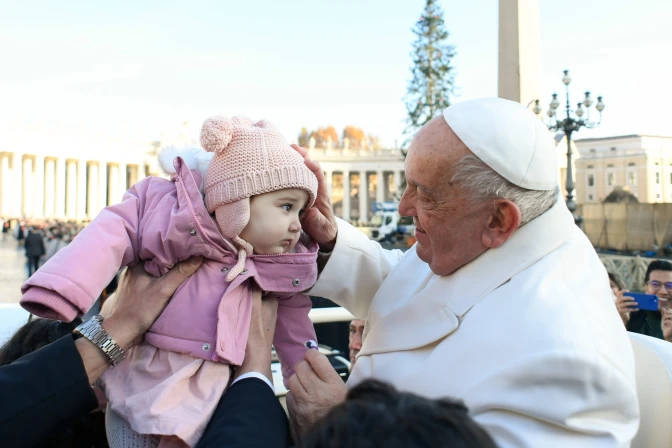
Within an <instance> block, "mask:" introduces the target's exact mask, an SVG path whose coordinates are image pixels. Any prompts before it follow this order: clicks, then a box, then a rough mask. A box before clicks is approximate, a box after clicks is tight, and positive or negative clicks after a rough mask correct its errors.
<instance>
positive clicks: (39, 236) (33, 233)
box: [0, 218, 86, 277]
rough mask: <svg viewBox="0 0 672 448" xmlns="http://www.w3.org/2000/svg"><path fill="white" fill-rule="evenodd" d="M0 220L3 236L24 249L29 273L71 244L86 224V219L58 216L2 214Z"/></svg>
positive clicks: (20, 248) (31, 273) (18, 247)
mask: <svg viewBox="0 0 672 448" xmlns="http://www.w3.org/2000/svg"><path fill="white" fill-rule="evenodd" d="M0 222H1V223H2V239H3V240H8V239H10V238H13V239H15V240H16V247H17V250H24V251H25V254H26V274H27V276H28V277H30V276H31V275H33V274H34V273H35V271H37V269H38V268H39V267H40V266H41V265H42V264H44V263H46V262H47V261H48V260H49V259H50V258H51V257H53V256H54V254H56V252H58V251H59V250H61V249H62V248H64V247H65V246H67V245H68V244H70V242H71V241H72V240H73V239H74V238H75V237H76V236H77V235H78V234H79V232H81V231H82V229H84V227H85V226H86V224H85V223H80V222H76V221H63V220H58V219H29V220H22V219H15V218H4V219H2V220H0Z"/></svg>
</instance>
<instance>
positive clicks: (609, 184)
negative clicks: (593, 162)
mask: <svg viewBox="0 0 672 448" xmlns="http://www.w3.org/2000/svg"><path fill="white" fill-rule="evenodd" d="M615 178H616V175H615V174H614V173H607V187H613V186H614V181H615Z"/></svg>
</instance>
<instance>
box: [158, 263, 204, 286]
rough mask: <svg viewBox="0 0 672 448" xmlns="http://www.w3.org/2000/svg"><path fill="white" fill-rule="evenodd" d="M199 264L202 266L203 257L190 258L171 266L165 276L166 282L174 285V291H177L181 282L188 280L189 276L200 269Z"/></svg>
mask: <svg viewBox="0 0 672 448" xmlns="http://www.w3.org/2000/svg"><path fill="white" fill-rule="evenodd" d="M201 264H203V257H191V258H189V259H188V260H184V261H181V262H179V263H177V264H176V265H175V266H173V268H172V269H171V270H170V272H168V274H166V282H168V283H170V284H171V285H172V284H174V286H175V289H177V287H178V286H180V285H181V284H182V282H183V281H185V280H186V279H187V278H189V277H190V276H191V274H193V273H194V272H196V271H197V270H198V268H200V267H201Z"/></svg>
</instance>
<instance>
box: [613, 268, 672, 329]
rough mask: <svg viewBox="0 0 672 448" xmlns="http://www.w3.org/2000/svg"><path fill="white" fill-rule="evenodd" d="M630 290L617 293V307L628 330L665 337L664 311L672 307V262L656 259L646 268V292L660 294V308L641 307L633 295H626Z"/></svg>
mask: <svg viewBox="0 0 672 448" xmlns="http://www.w3.org/2000/svg"><path fill="white" fill-rule="evenodd" d="M628 292H629V291H628V290H622V291H619V292H618V293H617V294H616V308H617V309H618V312H619V314H620V315H621V319H623V323H624V324H625V327H626V329H627V330H628V331H632V332H633V333H639V334H644V335H646V336H651V337H654V338H658V339H665V338H664V336H663V329H662V317H661V316H662V313H663V311H664V310H667V309H669V308H671V307H672V300H671V298H672V297H671V294H672V263H670V262H668V261H663V260H655V261H653V262H652V263H651V264H649V267H648V268H647V270H646V275H645V276H644V292H645V293H646V294H655V295H656V296H658V310H644V309H639V306H638V303H637V301H636V300H635V299H634V298H633V297H629V296H627V295H625V294H626V293H628Z"/></svg>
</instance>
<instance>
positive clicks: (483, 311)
mask: <svg viewBox="0 0 672 448" xmlns="http://www.w3.org/2000/svg"><path fill="white" fill-rule="evenodd" d="M311 294H312V295H316V296H322V297H327V298H329V299H331V300H333V301H335V302H336V303H338V304H339V305H342V306H343V307H345V308H346V309H348V310H349V311H350V312H351V313H353V314H354V315H355V316H357V317H360V318H366V319H368V321H367V329H366V331H365V339H364V344H363V346H362V350H361V351H360V352H359V356H358V358H357V364H356V366H355V369H354V371H353V373H352V376H351V377H350V380H349V382H348V385H349V386H352V385H353V384H356V383H358V382H360V381H362V380H363V379H365V378H369V377H373V378H376V379H379V380H384V381H388V382H390V383H392V384H393V385H394V386H396V387H397V388H399V389H401V390H404V391H410V392H415V393H418V394H421V395H424V396H427V397H431V398H438V397H454V398H458V399H462V400H464V402H465V403H466V405H467V406H468V407H469V409H470V412H471V415H472V416H473V417H474V419H475V420H476V421H477V422H478V423H480V424H481V425H483V426H484V427H485V428H486V430H487V431H488V432H489V433H490V434H491V435H492V437H493V438H494V439H495V441H496V442H497V444H498V445H499V446H500V447H534V448H538V447H545V448H548V447H562V448H567V447H571V448H577V447H586V448H588V447H590V448H595V447H623V446H629V444H630V440H631V439H632V438H633V437H634V435H635V434H636V432H637V428H638V425H639V407H638V402H637V395H636V389H635V365H634V359H633V354H632V349H631V347H630V342H629V339H628V337H627V334H626V331H625V329H624V327H623V323H622V322H621V320H620V318H619V316H618V313H617V311H616V308H615V307H614V302H613V299H612V295H611V291H610V288H609V280H608V278H607V274H606V271H605V269H604V267H603V266H602V264H601V263H600V260H599V259H598V257H597V255H596V253H595V250H594V249H593V248H592V246H591V244H590V242H589V241H588V239H587V238H586V237H585V235H584V234H583V233H582V232H581V231H580V229H579V228H577V227H576V226H575V225H574V221H573V218H572V215H571V214H570V213H569V211H568V210H567V208H566V206H565V204H564V203H563V202H562V201H561V200H560V201H559V202H557V203H556V204H555V205H554V206H553V207H552V208H551V209H550V210H548V211H547V212H546V213H544V214H542V215H541V216H539V217H538V218H537V219H534V220H533V221H531V222H530V223H528V224H527V225H525V226H523V227H521V228H520V229H519V230H518V231H516V232H515V233H514V234H513V236H512V237H511V238H510V239H509V240H508V241H507V242H506V243H504V245H502V246H501V247H499V248H497V249H492V250H489V251H487V252H485V253H484V254H482V255H481V256H480V257H478V258H477V259H476V260H474V261H472V262H471V263H469V264H467V265H466V266H463V267H462V268H460V269H459V270H458V271H456V272H455V273H453V274H451V275H449V276H444V277H440V276H437V275H434V274H433V273H432V272H431V271H430V269H429V266H428V265H427V264H426V263H424V262H423V261H421V260H420V259H419V258H418V256H417V254H416V251H415V247H413V248H411V249H410V250H409V251H408V252H406V253H405V254H402V253H401V252H400V251H387V250H384V249H382V248H381V247H380V245H379V244H377V243H375V242H373V241H370V240H369V239H367V238H366V237H365V236H364V235H363V234H362V233H360V232H359V231H357V230H356V229H354V228H353V227H352V226H350V225H349V224H347V223H345V222H344V221H339V228H338V239H337V242H336V247H335V249H334V251H333V253H332V255H331V257H330V259H329V262H328V263H327V265H326V267H325V268H324V270H323V271H322V273H321V275H320V277H319V280H318V282H317V284H316V285H315V287H314V288H313V289H312V291H311Z"/></svg>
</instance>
